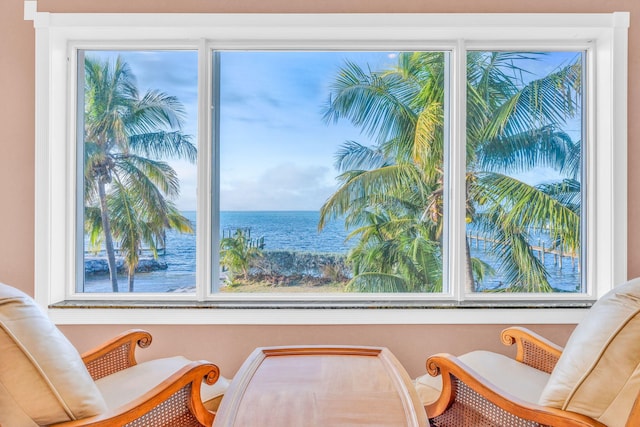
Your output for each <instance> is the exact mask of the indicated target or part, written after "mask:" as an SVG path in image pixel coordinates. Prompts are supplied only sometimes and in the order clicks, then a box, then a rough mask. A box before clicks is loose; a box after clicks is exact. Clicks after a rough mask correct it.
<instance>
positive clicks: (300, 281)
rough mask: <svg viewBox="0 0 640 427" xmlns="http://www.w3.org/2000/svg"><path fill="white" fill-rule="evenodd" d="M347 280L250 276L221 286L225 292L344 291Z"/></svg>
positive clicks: (221, 289) (221, 290)
mask: <svg viewBox="0 0 640 427" xmlns="http://www.w3.org/2000/svg"><path fill="white" fill-rule="evenodd" d="M345 286H346V282H344V281H342V282H341V281H338V282H336V281H329V280H326V279H321V278H313V277H308V276H274V277H250V278H249V279H248V280H240V279H238V280H235V281H234V282H233V283H231V284H228V285H227V286H223V287H221V288H220V292H224V293H283V292H287V293H336V292H338V293H342V292H347V291H346V290H345Z"/></svg>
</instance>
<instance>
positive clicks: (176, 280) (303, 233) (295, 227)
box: [84, 211, 580, 292]
mask: <svg viewBox="0 0 640 427" xmlns="http://www.w3.org/2000/svg"><path fill="white" fill-rule="evenodd" d="M183 214H184V215H185V216H186V217H187V218H189V219H190V220H191V222H192V223H193V224H195V212H190V211H188V212H183ZM319 217H320V214H319V212H318V211H277V212H274V211H223V212H220V230H221V231H220V233H221V235H222V233H224V234H225V235H229V233H231V234H233V232H234V231H235V230H237V229H238V228H241V229H249V230H250V232H251V237H252V238H264V244H265V247H264V249H265V250H285V251H300V252H325V253H344V254H346V253H347V252H348V250H349V248H350V247H352V246H353V245H354V244H355V241H347V234H348V231H347V230H346V229H345V226H344V222H343V221H341V220H336V221H332V222H329V223H328V224H327V225H326V227H325V228H324V229H323V230H322V231H321V232H319V231H318V220H319ZM471 253H472V256H475V257H478V258H480V259H483V260H484V261H486V262H488V263H489V264H491V265H493V266H494V268H495V267H497V265H498V261H497V260H496V259H495V256H494V255H493V254H492V253H491V252H490V251H488V250H485V249H484V246H483V244H482V243H480V244H479V245H478V246H477V247H476V245H475V244H473V243H472V245H471ZM159 260H160V261H163V262H166V263H167V265H168V268H167V269H166V270H158V271H154V272H149V273H137V274H136V276H135V285H134V286H135V287H134V290H135V291H136V292H167V291H181V290H182V291H190V290H192V289H193V287H195V271H196V238H195V233H194V234H181V233H176V232H173V231H168V232H167V241H166V250H165V253H164V254H162V255H160V257H159ZM545 266H546V267H547V271H549V273H550V275H551V281H552V283H553V286H554V287H555V288H558V289H560V290H563V291H574V292H575V291H576V290H578V289H579V283H580V269H579V267H578V265H577V263H574V264H572V263H571V259H569V258H564V259H563V265H562V268H560V266H559V264H558V259H557V258H554V257H553V255H550V254H547V255H546V256H545ZM502 280H503V279H501V278H500V277H499V276H496V277H491V278H489V279H487V280H486V281H485V282H484V283H483V284H482V285H483V286H484V287H486V288H495V287H499V286H500V283H501V282H502ZM118 282H119V286H120V290H121V291H126V290H127V277H126V276H121V277H120V276H119V278H118ZM84 285H85V288H84V290H85V292H110V291H111V283H110V281H109V278H108V276H107V275H91V276H87V277H86V278H85V284H84Z"/></svg>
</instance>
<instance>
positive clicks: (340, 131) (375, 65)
mask: <svg viewBox="0 0 640 427" xmlns="http://www.w3.org/2000/svg"><path fill="white" fill-rule="evenodd" d="M118 54H120V55H121V56H122V58H123V59H124V60H125V61H126V62H127V63H129V65H130V66H131V68H132V70H133V72H134V74H135V75H136V76H137V81H138V86H139V88H140V91H141V92H144V91H146V90H147V89H159V90H161V91H164V92H166V93H167V94H169V95H174V96H176V97H178V99H179V100H180V101H181V102H182V103H183V104H184V107H185V112H186V117H185V123H184V128H183V131H184V132H185V133H186V134H189V135H193V137H194V141H195V140H196V139H195V138H196V135H197V122H196V119H197V53H196V52H195V51H121V52H107V51H104V52H100V53H98V52H88V53H87V55H92V56H100V57H103V58H111V59H113V58H115V57H116V56H117V55H118ZM573 56H575V53H569V54H567V53H555V54H553V55H550V56H548V57H546V58H545V60H543V61H539V62H538V63H536V64H535V65H534V66H533V68H532V70H534V69H535V72H536V73H537V74H538V73H539V74H540V75H542V74H543V73H544V74H546V73H548V72H549V71H551V70H553V69H554V68H556V67H557V66H558V65H559V64H560V63H562V62H564V61H566V60H567V59H568V58H569V57H573ZM347 58H348V59H349V60H351V61H353V62H356V63H359V64H361V65H362V66H364V67H367V66H368V67H370V68H371V69H373V70H379V69H384V68H387V67H388V66H390V65H392V64H393V63H394V58H395V55H394V54H392V53H389V52H233V51H232V52H222V53H221V68H220V70H221V82H222V84H221V91H220V113H221V122H220V141H221V144H220V166H221V168H220V180H221V184H220V199H221V209H222V210H317V209H319V208H320V206H321V205H322V204H323V203H324V201H325V200H326V199H327V198H328V197H329V196H330V195H331V194H332V193H333V192H334V191H335V189H336V188H337V184H336V181H335V177H336V175H337V174H338V172H337V171H336V170H335V169H334V166H333V163H334V155H335V153H336V151H337V149H338V147H339V146H340V145H341V144H342V143H343V142H345V141H346V140H355V141H358V142H360V143H364V144H368V143H369V142H370V141H369V140H368V138H367V136H366V135H363V134H361V133H360V131H359V130H358V129H355V128H353V127H352V126H350V125H349V123H347V122H346V121H342V122H339V123H338V124H333V123H331V124H327V123H325V122H324V121H323V119H322V107H323V105H324V104H325V103H326V101H327V99H328V96H329V86H330V84H331V82H332V80H333V78H334V77H335V75H336V73H337V71H338V69H339V67H340V66H342V65H344V63H345V60H346V59H347ZM171 163H172V165H173V166H174V168H175V169H176V171H177V172H178V174H179V177H180V181H181V188H182V191H181V193H182V194H181V198H180V200H178V201H177V204H178V207H179V208H180V209H182V210H195V206H196V205H195V200H196V168H195V165H192V164H189V163H187V162H183V161H178V162H175V161H172V162H171ZM532 176H536V177H538V178H539V176H540V174H539V173H536V174H535V175H532Z"/></svg>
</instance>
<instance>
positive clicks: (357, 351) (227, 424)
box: [213, 346, 429, 427]
mask: <svg viewBox="0 0 640 427" xmlns="http://www.w3.org/2000/svg"><path fill="white" fill-rule="evenodd" d="M213 425H214V426H215V427H232V426H233V427H240V426H246V427H254V426H261V427H269V426H274V427H276V426H277V427H287V426H296V427H298V426H307V427H311V426H393V427H398V426H411V427H414V426H415V427H422V426H425V427H426V426H428V425H429V423H428V421H427V416H426V412H425V410H424V407H423V406H422V403H421V402H420V399H419V398H418V395H417V393H416V391H415V389H414V388H413V386H412V384H411V379H410V378H409V375H408V374H407V372H406V371H405V369H404V367H403V366H402V365H401V364H400V362H398V360H397V359H396V357H395V356H394V355H393V354H392V353H391V351H389V350H388V349H387V348H384V347H351V346H306V347H261V348H257V349H256V350H255V351H254V352H253V353H252V354H251V355H250V356H249V357H248V358H247V360H246V361H245V362H244V364H243V365H242V367H241V368H240V370H239V371H238V373H237V374H236V375H235V377H234V378H233V381H232V382H231V385H230V386H229V389H228V390H227V392H226V393H225V396H224V398H223V399H222V403H221V404H220V408H219V409H218V412H217V414H216V418H215V420H214V424H213Z"/></svg>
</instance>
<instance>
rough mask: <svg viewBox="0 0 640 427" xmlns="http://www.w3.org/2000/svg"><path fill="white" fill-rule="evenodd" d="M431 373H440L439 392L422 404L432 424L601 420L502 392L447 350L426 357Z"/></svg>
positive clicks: (565, 425) (560, 426) (561, 425)
mask: <svg viewBox="0 0 640 427" xmlns="http://www.w3.org/2000/svg"><path fill="white" fill-rule="evenodd" d="M427 371H428V372H429V374H430V375H432V376H436V375H438V374H441V375H442V392H441V394H440V397H439V398H438V400H437V401H435V402H434V403H432V404H430V405H427V406H426V407H425V409H426V411H427V415H428V416H429V419H430V421H431V423H432V425H433V426H436V427H437V426H440V425H445V426H449V425H527V424H525V423H523V420H526V421H532V422H535V423H539V424H540V425H549V426H556V427H570V426H571V427H578V426H580V427H585V426H598V427H604V424H602V423H600V422H598V421H596V420H594V419H592V418H589V417H587V416H584V415H581V414H577V413H574V412H568V411H563V410H560V409H556V408H550V407H545V406H540V405H538V404H535V403H531V402H526V401H523V400H522V399H519V398H517V397H515V396H513V395H510V394H508V393H505V392H504V391H502V390H501V389H499V388H498V387H496V386H495V385H493V384H492V383H491V382H489V381H487V380H486V379H484V378H483V377H481V376H480V375H479V374H478V373H477V372H476V371H474V370H473V369H472V368H470V367H469V366H468V365H465V364H464V363H463V362H462V361H460V359H458V358H457V357H455V356H452V355H450V354H436V355H434V356H431V357H430V358H428V359H427Z"/></svg>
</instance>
